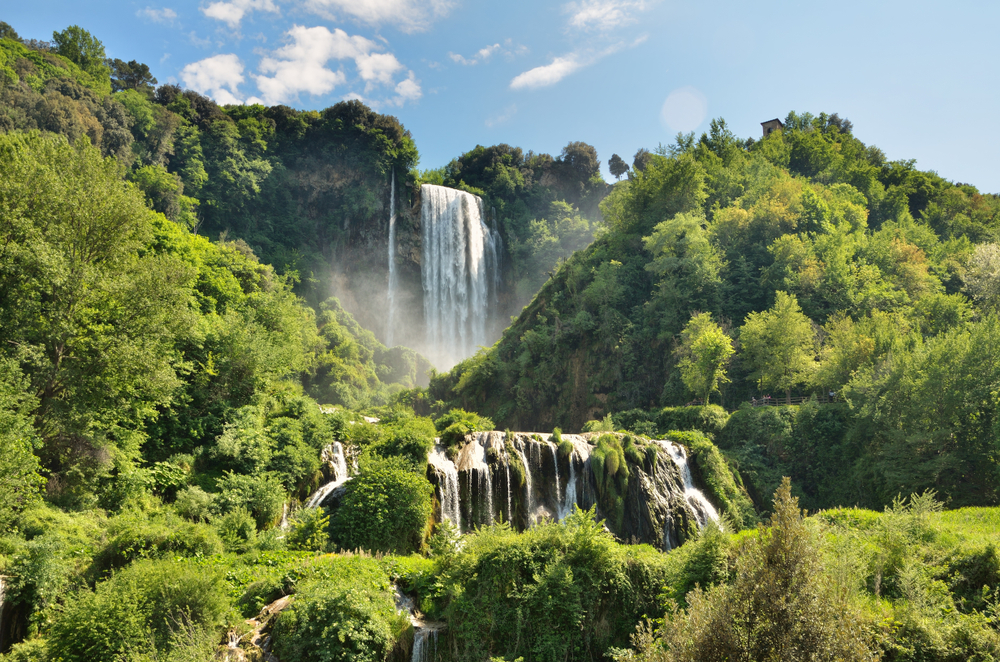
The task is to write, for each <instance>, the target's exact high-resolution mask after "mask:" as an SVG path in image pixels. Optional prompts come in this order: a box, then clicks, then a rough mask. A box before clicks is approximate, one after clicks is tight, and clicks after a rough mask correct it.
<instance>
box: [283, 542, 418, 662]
mask: <svg viewBox="0 0 1000 662" xmlns="http://www.w3.org/2000/svg"><path fill="white" fill-rule="evenodd" d="M316 574H317V575H318V576H321V577H322V578H321V579H320V578H317V579H313V580H309V581H306V582H304V583H303V584H302V585H301V586H299V589H298V592H297V594H296V597H295V602H293V603H292V605H291V606H290V607H289V608H288V609H285V610H284V611H283V612H282V613H281V616H280V617H279V618H278V622H277V624H276V625H275V628H274V650H275V652H276V653H277V654H278V656H279V657H280V658H281V659H282V660H297V661H298V662H329V661H331V660H343V661H345V662H346V661H348V660H349V661H351V662H383V661H384V660H385V659H387V658H388V655H389V653H390V651H392V650H393V648H395V646H396V643H397V642H398V641H399V639H400V638H401V637H402V636H403V634H404V633H405V632H407V631H408V630H409V627H410V622H409V617H408V615H407V614H405V613H404V614H397V613H396V608H395V603H394V601H393V593H392V590H391V584H390V582H389V577H388V576H387V575H386V574H385V572H384V571H383V570H382V569H381V568H380V567H379V565H378V563H377V562H376V561H374V560H373V559H367V558H361V557H351V558H336V559H332V560H331V561H330V562H328V563H327V564H325V565H323V566H322V567H318V568H317V569H316Z"/></svg>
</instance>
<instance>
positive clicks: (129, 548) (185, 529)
mask: <svg viewBox="0 0 1000 662" xmlns="http://www.w3.org/2000/svg"><path fill="white" fill-rule="evenodd" d="M107 535H108V537H109V540H108V542H107V544H106V545H105V546H104V548H103V549H102V550H101V551H100V552H98V553H97V555H96V556H95V557H94V564H93V565H94V569H95V570H98V571H101V572H103V571H107V570H111V569H113V568H121V567H123V566H126V565H128V564H129V563H131V562H133V561H135V560H136V559H144V558H152V559H157V558H168V557H171V556H211V555H212V554H219V553H221V552H222V547H223V545H222V541H221V540H220V539H219V536H218V535H217V534H216V532H215V531H214V530H213V529H212V528H211V527H209V526H207V525H205V524H196V523H194V522H187V521H184V520H182V519H180V518H179V517H177V516H176V515H174V514H173V513H170V512H169V511H166V512H160V513H154V514H147V513H143V512H140V511H126V512H124V513H122V514H121V515H118V516H117V517H114V518H112V519H111V520H110V521H109V522H108V528H107Z"/></svg>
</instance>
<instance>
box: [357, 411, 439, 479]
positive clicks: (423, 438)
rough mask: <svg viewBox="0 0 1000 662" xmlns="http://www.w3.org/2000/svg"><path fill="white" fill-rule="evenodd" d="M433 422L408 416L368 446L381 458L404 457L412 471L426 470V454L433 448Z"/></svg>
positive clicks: (420, 471)
mask: <svg viewBox="0 0 1000 662" xmlns="http://www.w3.org/2000/svg"><path fill="white" fill-rule="evenodd" d="M434 435H435V428H434V424H433V423H432V422H431V420H430V419H429V418H409V419H405V420H403V421H401V422H399V423H397V424H395V425H392V426H391V427H389V428H388V431H387V433H386V435H385V437H384V438H383V439H381V440H380V441H379V442H378V443H376V444H373V445H372V446H371V447H370V448H369V453H370V454H376V455H379V456H381V457H383V458H389V457H400V458H403V459H405V460H406V461H407V462H408V463H409V464H410V466H411V467H412V468H413V470H414V471H416V472H418V473H424V472H425V471H426V470H427V454H428V453H429V452H430V451H431V449H432V448H434Z"/></svg>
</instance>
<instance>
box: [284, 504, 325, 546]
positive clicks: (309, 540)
mask: <svg viewBox="0 0 1000 662" xmlns="http://www.w3.org/2000/svg"><path fill="white" fill-rule="evenodd" d="M290 525H291V528H290V529H289V531H288V535H287V536H286V537H285V540H286V542H287V544H288V549H295V550H302V551H306V552H322V551H324V550H326V547H327V545H328V544H329V543H330V530H329V529H330V516H329V515H327V514H326V512H325V511H324V510H323V509H322V508H303V509H301V510H299V511H298V512H297V513H295V517H293V518H292V520H291V522H290Z"/></svg>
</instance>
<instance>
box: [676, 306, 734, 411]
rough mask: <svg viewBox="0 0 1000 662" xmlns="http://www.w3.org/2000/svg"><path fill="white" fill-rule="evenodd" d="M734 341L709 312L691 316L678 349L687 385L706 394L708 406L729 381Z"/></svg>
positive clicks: (679, 365)
mask: <svg viewBox="0 0 1000 662" xmlns="http://www.w3.org/2000/svg"><path fill="white" fill-rule="evenodd" d="M733 352H734V350H733V341H732V340H730V339H729V337H728V336H726V334H725V333H723V331H722V329H721V328H720V327H719V325H718V324H716V323H715V322H713V321H712V316H711V315H709V314H708V313H701V314H700V315H694V316H692V317H691V321H690V322H688V323H687V326H685V327H684V329H683V330H682V331H681V344H680V347H679V348H678V349H677V353H678V356H679V357H680V360H679V361H678V362H677V367H678V368H680V370H681V379H682V380H684V385H685V386H687V387H688V388H689V389H691V391H692V392H694V393H695V394H697V395H700V396H701V397H702V402H703V403H704V404H705V405H707V404H708V399H709V397H710V396H711V395H712V392H713V391H717V390H718V389H719V384H720V383H723V384H725V383H728V382H729V381H730V380H729V378H728V377H727V376H726V365H727V364H728V363H729V359H730V358H731V357H732V355H733Z"/></svg>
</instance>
